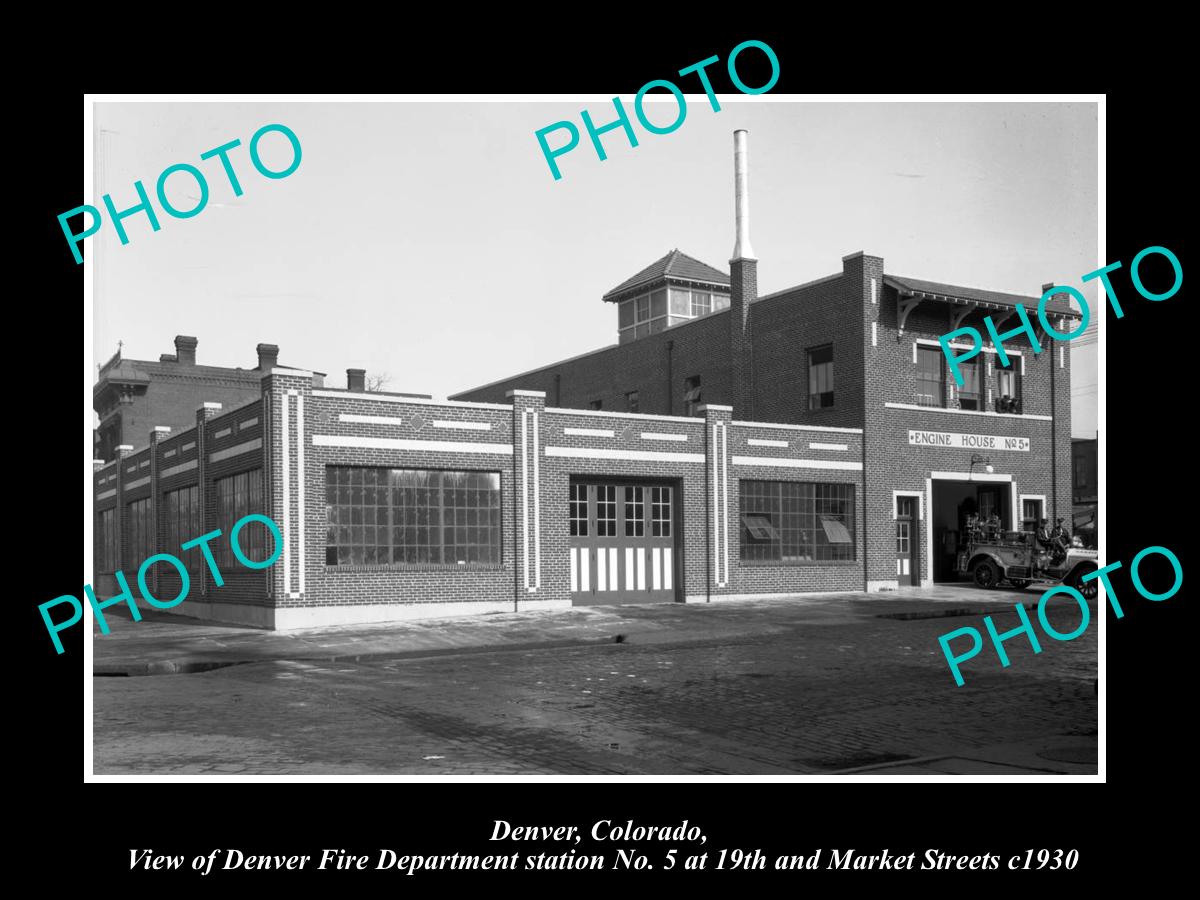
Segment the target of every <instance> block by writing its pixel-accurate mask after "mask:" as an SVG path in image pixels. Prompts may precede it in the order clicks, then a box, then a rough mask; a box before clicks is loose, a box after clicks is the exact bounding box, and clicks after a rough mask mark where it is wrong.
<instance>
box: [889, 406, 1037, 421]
mask: <svg viewBox="0 0 1200 900" xmlns="http://www.w3.org/2000/svg"><path fill="white" fill-rule="evenodd" d="M883 405H884V406H885V407H887V408H888V409H915V410H918V411H921V410H925V411H928V412H936V413H951V414H952V415H956V416H988V417H990V418H993V419H1031V420H1035V421H1040V422H1049V421H1050V420H1051V417H1050V416H1042V415H1035V414H1033V413H1002V412H989V411H988V410H977V409H957V408H956V407H950V406H920V405H918V404H916V403H884V404H883Z"/></svg>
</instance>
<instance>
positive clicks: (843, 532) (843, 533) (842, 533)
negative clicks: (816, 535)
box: [821, 516, 851, 544]
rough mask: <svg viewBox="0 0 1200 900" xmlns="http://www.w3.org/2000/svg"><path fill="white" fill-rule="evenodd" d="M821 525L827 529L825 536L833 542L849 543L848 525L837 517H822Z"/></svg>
mask: <svg viewBox="0 0 1200 900" xmlns="http://www.w3.org/2000/svg"><path fill="white" fill-rule="evenodd" d="M821 527H822V528H824V529H825V537H826V538H827V539H828V540H829V543H831V544H849V543H850V542H851V541H850V532H849V530H847V528H846V526H845V525H843V524H842V523H841V522H839V521H838V520H837V519H827V518H825V517H824V516H822V517H821Z"/></svg>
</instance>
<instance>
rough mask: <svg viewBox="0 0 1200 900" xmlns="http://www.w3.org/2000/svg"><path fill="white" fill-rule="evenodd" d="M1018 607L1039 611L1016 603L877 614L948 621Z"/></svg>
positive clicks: (884, 617)
mask: <svg viewBox="0 0 1200 900" xmlns="http://www.w3.org/2000/svg"><path fill="white" fill-rule="evenodd" d="M1017 606H1023V607H1025V608H1026V609H1028V610H1034V609H1037V603H1036V602H1031V603H1020V604H1018V603H1014V604H1012V605H1011V606H953V607H950V608H949V609H930V610H922V611H918V612H894V613H876V614H875V618H877V619H900V620H902V621H909V620H912V619H947V618H951V617H954V616H986V615H990V614H991V613H1001V612H1012V610H1013V609H1014V608H1015V607H1017Z"/></svg>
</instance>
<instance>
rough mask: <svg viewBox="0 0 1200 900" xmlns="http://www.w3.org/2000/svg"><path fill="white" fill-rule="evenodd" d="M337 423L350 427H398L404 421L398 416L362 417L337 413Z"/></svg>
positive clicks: (355, 414)
mask: <svg viewBox="0 0 1200 900" xmlns="http://www.w3.org/2000/svg"><path fill="white" fill-rule="evenodd" d="M338 421H339V422H347V423H349V424H352V425H400V424H401V423H402V422H403V421H404V420H403V419H402V418H400V417H399V416H363V415H359V414H358V413H338Z"/></svg>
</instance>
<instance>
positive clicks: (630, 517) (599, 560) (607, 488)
mask: <svg viewBox="0 0 1200 900" xmlns="http://www.w3.org/2000/svg"><path fill="white" fill-rule="evenodd" d="M676 493H677V492H676V489H675V486H674V485H671V484H634V483H628V482H622V481H603V482H589V481H573V482H572V483H571V494H570V501H569V502H570V554H571V602H572V603H574V604H576V605H584V604H601V603H647V602H653V601H656V600H666V601H670V600H674V599H675V598H676V590H677V587H678V580H679V579H678V571H679V559H678V553H676V538H677V532H678V526H677V523H676Z"/></svg>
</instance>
